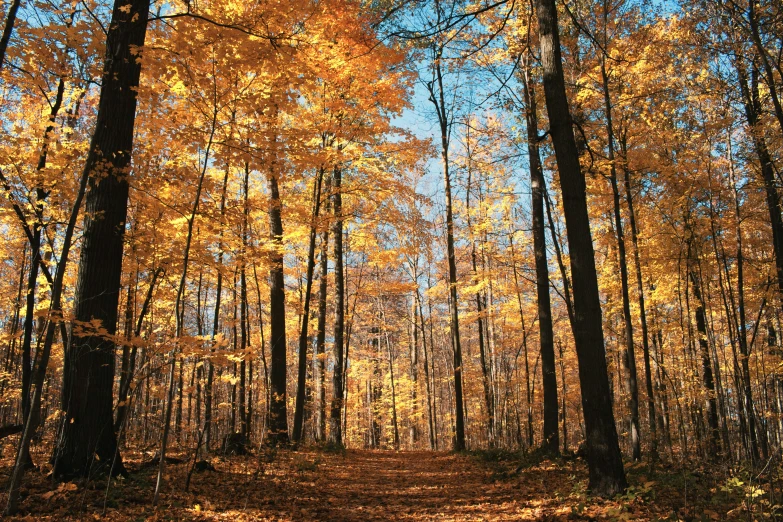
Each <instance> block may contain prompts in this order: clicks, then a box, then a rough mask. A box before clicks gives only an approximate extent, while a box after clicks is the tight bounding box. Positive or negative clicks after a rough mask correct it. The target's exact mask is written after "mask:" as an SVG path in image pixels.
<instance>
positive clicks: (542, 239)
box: [514, 57, 560, 454]
mask: <svg viewBox="0 0 783 522" xmlns="http://www.w3.org/2000/svg"><path fill="white" fill-rule="evenodd" d="M529 60H530V57H528V58H527V60H526V61H525V70H524V73H523V74H524V76H523V82H522V89H523V93H524V97H525V120H526V122H527V151H528V157H529V162H530V192H531V194H530V196H531V211H532V214H533V216H532V217H533V252H534V255H535V260H536V302H537V304H538V329H539V342H540V347H541V348H540V353H541V373H542V385H543V392H544V434H543V435H544V438H543V442H542V449H543V450H544V451H546V452H548V453H553V454H558V453H559V452H560V440H559V432H558V426H557V422H558V400H557V375H556V367H555V343H554V334H553V331H552V307H551V301H550V298H549V265H548V263H547V258H546V232H545V230H544V172H543V169H542V168H541V154H540V152H539V150H538V114H537V110H538V109H537V107H536V93H535V89H534V87H533V86H532V85H531V84H530V64H529ZM514 271H515V272H514V277H515V278H516V266H515V267H514ZM520 313H521V310H520Z"/></svg>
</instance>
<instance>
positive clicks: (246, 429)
mask: <svg viewBox="0 0 783 522" xmlns="http://www.w3.org/2000/svg"><path fill="white" fill-rule="evenodd" d="M242 190H243V192H244V200H245V201H244V205H243V208H242V259H241V261H240V268H239V336H240V346H241V347H242V362H241V364H240V368H239V371H240V377H239V423H240V433H241V434H242V436H243V437H245V438H246V439H249V438H250V414H249V413H248V401H247V380H246V379H247V378H246V375H247V362H246V361H245V358H246V357H247V348H248V346H249V345H250V333H249V332H248V317H247V316H248V313H247V273H246V272H247V243H248V218H249V215H250V206H249V204H248V196H249V192H250V165H249V164H248V163H245V178H244V181H243V184H242Z"/></svg>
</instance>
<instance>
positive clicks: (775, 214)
mask: <svg viewBox="0 0 783 522" xmlns="http://www.w3.org/2000/svg"><path fill="white" fill-rule="evenodd" d="M742 60H743V58H742V57H740V56H738V57H737V58H736V59H735V66H736V68H737V74H738V77H739V87H740V92H741V93H742V98H743V105H744V108H745V119H746V120H747V124H748V132H749V134H750V136H751V138H752V140H753V148H754V150H755V152H756V156H757V158H758V160H759V166H760V168H761V177H762V179H763V181H764V192H765V194H766V199H767V209H768V211H769V222H770V224H771V226H772V248H773V251H774V253H775V272H776V275H777V287H778V300H779V302H780V306H781V307H783V216H781V201H780V196H779V194H778V190H777V186H776V184H775V168H774V165H773V163H772V156H771V155H770V152H769V149H768V148H767V141H766V139H764V135H763V131H762V130H761V129H760V128H759V119H760V116H761V103H760V96H759V82H758V74H757V73H756V72H755V69H754V70H753V71H752V74H751V78H750V85H748V74H747V71H746V68H745V66H744V62H743V61H742Z"/></svg>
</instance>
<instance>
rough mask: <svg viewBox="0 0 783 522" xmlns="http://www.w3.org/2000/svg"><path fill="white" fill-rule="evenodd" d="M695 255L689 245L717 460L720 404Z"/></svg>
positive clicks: (711, 450) (713, 454) (711, 449)
mask: <svg viewBox="0 0 783 522" xmlns="http://www.w3.org/2000/svg"><path fill="white" fill-rule="evenodd" d="M693 255H694V253H693V251H692V246H691V245H690V244H689V245H688V259H689V261H688V264H689V267H688V277H689V278H690V281H691V285H692V286H691V287H692V288H693V296H694V298H695V299H696V314H695V315H696V331H697V333H698V336H699V350H700V354H701V363H702V383H703V384H704V388H705V389H706V391H707V398H706V399H705V406H706V408H707V422H708V424H709V450H708V451H709V456H710V458H713V459H714V458H716V457H717V456H718V451H719V440H718V438H719V436H720V434H719V431H718V403H717V399H716V396H715V382H714V380H713V376H712V360H711V358H710V347H709V341H708V338H707V316H706V313H705V308H704V301H703V299H702V294H701V288H700V285H699V279H698V275H697V273H696V268H695V267H694V266H693V264H692V260H691V259H690V258H691V257H692V256H693Z"/></svg>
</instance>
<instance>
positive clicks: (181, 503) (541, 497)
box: [0, 450, 736, 522]
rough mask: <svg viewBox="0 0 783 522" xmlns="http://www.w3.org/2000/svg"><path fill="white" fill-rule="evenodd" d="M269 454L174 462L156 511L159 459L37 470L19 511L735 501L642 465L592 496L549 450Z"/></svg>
mask: <svg viewBox="0 0 783 522" xmlns="http://www.w3.org/2000/svg"><path fill="white" fill-rule="evenodd" d="M140 458H141V457H140ZM268 460H269V459H268V458H266V457H264V458H260V457H258V456H247V457H232V458H229V459H218V458H216V459H213V461H212V463H213V464H214V465H215V467H216V469H217V472H205V473H199V474H195V475H194V476H193V480H192V484H191V491H190V492H189V493H184V491H183V490H182V488H183V485H184V481H185V476H186V474H187V465H186V464H180V465H172V466H169V468H168V471H169V473H170V477H169V480H168V481H167V484H168V489H167V490H166V491H165V493H164V495H163V497H162V499H161V506H160V507H159V508H158V509H157V510H154V509H152V508H151V505H150V500H151V497H152V489H153V487H154V470H147V469H144V468H141V469H139V471H137V472H136V473H133V474H132V475H131V477H130V478H129V479H127V480H118V481H115V482H114V483H113V484H112V486H111V487H110V488H109V490H108V495H107V494H106V483H105V482H103V483H102V484H101V483H99V482H97V481H96V482H94V483H91V484H88V485H86V486H85V485H81V486H79V485H77V484H75V483H65V484H60V485H59V486H57V487H56V488H54V489H52V486H51V483H50V482H49V481H48V480H47V479H46V478H45V477H43V476H42V475H40V474H35V473H33V474H31V480H32V481H33V482H32V483H28V484H27V485H26V486H25V489H24V491H23V502H22V505H21V510H22V511H21V513H22V515H21V516H20V517H18V518H17V519H18V520H25V519H28V520H89V519H91V518H98V519H101V520H110V521H112V520H153V521H154V520H159V521H163V520H200V521H231V522H241V521H249V520H275V521H288V520H291V521H309V520H329V521H332V520H335V521H338V520H340V521H356V522H359V521H362V522H364V521H381V520H383V521H386V520H401V521H414V520H415V521H420V520H422V521H435V520H438V521H455V522H456V521H473V520H485V521H536V520H542V521H554V520H680V519H682V520H686V519H687V520H694V519H695V520H702V519H704V520H718V519H725V518H726V515H720V514H719V513H727V512H728V511H729V509H732V508H736V504H735V505H733V506H731V505H729V506H727V507H722V506H710V509H708V508H707V506H702V508H701V509H700V508H699V507H698V506H694V505H691V507H690V509H687V510H683V509H682V506H681V505H679V504H678V502H679V501H678V499H677V498H676V497H677V495H676V491H670V490H667V489H665V486H664V485H659V484H658V483H657V482H656V481H654V480H648V477H647V476H646V475H645V474H644V471H645V470H644V469H642V468H633V467H632V468H631V469H629V475H630V476H631V478H632V487H631V489H629V492H628V493H627V494H626V495H624V496H621V497H617V498H615V499H612V500H604V499H598V498H594V497H590V496H588V495H587V493H586V491H585V489H586V483H587V477H586V470H585V466H584V463H582V462H578V461H577V462H552V461H548V460H544V461H542V462H539V463H536V464H535V465H528V466H527V467H524V468H523V469H521V471H520V472H519V473H514V470H515V468H516V467H517V463H516V462H508V463H503V462H484V461H481V460H479V459H477V458H475V457H471V456H469V455H455V454H448V453H431V452H382V451H348V452H346V453H345V454H335V453H323V452H316V451H310V450H304V451H298V452H294V451H278V452H277V453H276V454H275V455H274V459H273V461H272V462H268ZM129 461H130V467H131V469H133V462H132V459H129ZM5 464H6V466H4V468H3V469H4V471H5V473H6V474H7V473H8V471H9V469H10V468H9V467H8V465H7V464H8V463H5ZM137 469H138V468H137ZM691 487H693V486H691ZM691 495H693V492H691ZM0 500H4V499H0ZM691 502H693V501H691ZM713 514H714V515H716V516H717V518H714V517H713ZM704 516H706V517H707V518H704ZM700 517H701V518H700Z"/></svg>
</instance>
